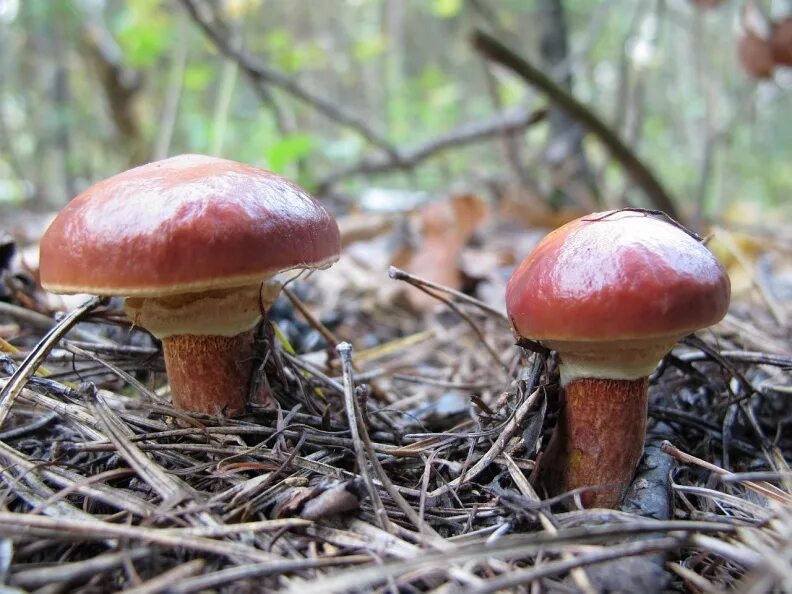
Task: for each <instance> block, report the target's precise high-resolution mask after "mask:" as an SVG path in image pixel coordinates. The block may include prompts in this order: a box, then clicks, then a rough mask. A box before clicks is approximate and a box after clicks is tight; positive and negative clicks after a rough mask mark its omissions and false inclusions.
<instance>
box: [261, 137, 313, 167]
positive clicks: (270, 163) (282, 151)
mask: <svg viewBox="0 0 792 594" xmlns="http://www.w3.org/2000/svg"><path fill="white" fill-rule="evenodd" d="M313 145H314V139H313V136H311V135H310V134H292V135H290V136H283V137H281V138H278V139H277V140H275V142H273V143H272V144H270V145H269V146H268V147H267V148H266V149H265V151H264V157H265V158H266V160H267V167H268V168H269V169H271V170H272V171H276V172H278V173H285V172H286V168H287V167H288V166H289V165H292V164H294V163H296V162H297V161H299V160H300V159H302V158H303V157H307V156H308V155H309V154H310V152H311V150H312V149H313Z"/></svg>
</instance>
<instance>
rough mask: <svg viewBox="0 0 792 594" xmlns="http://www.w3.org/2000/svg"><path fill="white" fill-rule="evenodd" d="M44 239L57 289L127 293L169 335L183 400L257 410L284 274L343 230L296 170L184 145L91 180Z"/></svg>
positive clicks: (149, 322)
mask: <svg viewBox="0 0 792 594" xmlns="http://www.w3.org/2000/svg"><path fill="white" fill-rule="evenodd" d="M40 249H41V264H40V273H41V283H42V285H43V286H44V288H46V289H47V290H49V291H52V292H54V293H67V294H68V293H91V294H95V295H122V296H125V297H126V301H125V310H126V313H127V315H128V316H129V318H130V319H131V320H133V322H134V323H135V324H139V325H140V326H143V327H144V328H146V329H147V330H148V331H149V332H151V333H152V334H153V335H154V336H156V337H157V338H159V339H161V340H162V347H163V352H164V356H165V365H166V369H167V373H168V378H169V381H170V386H171V393H172V396H173V403H174V405H175V406H176V407H177V408H182V409H185V410H189V411H194V412H201V413H209V414H225V415H230V416H233V415H239V414H241V413H243V412H244V411H245V407H246V404H247V399H248V391H249V390H250V384H251V377H252V373H253V359H254V351H255V344H254V342H255V341H254V338H255V327H256V325H257V324H258V322H259V321H260V320H261V318H262V315H263V314H265V313H266V311H267V309H268V308H269V306H270V305H271V304H272V302H273V301H274V300H275V298H276V297H277V295H278V292H279V290H280V285H279V284H278V283H277V282H276V281H275V279H274V276H275V275H276V274H278V273H279V272H283V271H286V270H291V269H315V268H325V267H328V266H330V265H331V264H332V263H333V262H335V261H336V260H337V259H338V255H339V250H340V239H339V233H338V226H337V225H336V222H335V220H334V219H333V218H332V217H331V216H330V214H328V212H327V211H326V210H325V208H324V207H323V206H322V205H321V204H319V203H318V202H317V201H316V200H314V199H313V198H312V197H310V196H309V195H308V194H307V193H306V192H305V191H304V190H303V189H301V188H300V187H298V186H297V185H295V184H293V183H291V182H290V181H288V180H286V179H284V178H282V177H279V176H277V175H275V174H273V173H270V172H268V171H263V170H261V169H257V168H255V167H251V166H249V165H245V164H242V163H237V162H234V161H228V160H225V159H217V158H214V157H207V156H203V155H182V156H178V157H173V158H170V159H165V160H162V161H156V162H154V163H149V164H147V165H143V166H141V167H137V168H135V169H130V170H129V171H125V172H123V173H120V174H118V175H115V176H113V177H110V178H108V179H106V180H104V181H102V182H99V183H97V184H95V185H94V186H92V187H90V188H88V189H87V190H85V191H84V192H83V193H81V194H80V195H79V196H77V197H76V198H74V199H73V200H72V201H71V202H70V203H69V204H68V205H67V206H66V207H65V208H64V209H63V210H62V211H61V212H60V213H59V214H58V216H57V217H56V218H55V220H54V221H53V222H52V224H51V225H50V227H49V228H48V229H47V231H46V232H45V233H44V236H43V238H42V240H41V248H40Z"/></svg>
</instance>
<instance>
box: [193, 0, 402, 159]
mask: <svg viewBox="0 0 792 594" xmlns="http://www.w3.org/2000/svg"><path fill="white" fill-rule="evenodd" d="M181 3H182V5H183V6H184V8H185V9H186V10H187V12H188V13H189V14H190V17H192V19H193V21H194V22H195V23H196V24H197V25H198V26H199V27H200V28H201V29H202V30H203V31H204V33H205V34H206V35H207V37H209V39H210V40H211V41H212V43H214V45H215V47H217V49H218V50H219V51H220V52H221V53H222V54H223V55H225V56H226V57H228V58H230V59H232V60H234V61H235V62H237V64H239V67H240V68H241V69H242V71H243V72H244V73H245V75H246V76H247V77H248V78H249V79H251V80H252V81H253V83H254V84H256V85H260V84H261V83H269V84H271V85H274V86H276V87H278V88H280V89H282V90H283V91H285V92H287V93H289V94H290V95H293V96H294V97H297V98H298V99H300V100H301V101H303V102H305V103H307V104H309V105H310V106H311V107H313V108H314V109H315V110H316V111H318V112H319V113H321V114H323V115H324V116H325V117H327V118H329V119H330V120H333V121H334V122H336V123H337V124H339V125H341V126H344V127H346V128H349V129H351V130H354V131H355V132H357V133H358V134H360V135H361V136H362V137H363V138H365V139H366V140H367V141H368V142H369V143H371V144H372V145H374V146H376V147H378V148H380V149H382V150H383V151H385V152H386V153H388V154H389V155H390V157H391V158H392V159H398V158H399V155H398V153H397V152H396V150H395V148H394V147H393V146H392V145H391V144H390V143H389V142H388V141H387V140H386V139H385V138H384V137H382V136H380V135H379V134H378V133H377V132H375V131H374V130H372V129H371V128H369V127H368V126H367V125H366V124H365V123H364V122H363V120H361V119H358V118H357V117H355V116H353V115H351V114H348V113H345V112H343V111H341V110H340V109H339V108H338V107H337V106H335V105H334V104H332V103H330V102H329V101H326V100H324V99H322V98H321V97H319V96H317V95H314V94H313V93H311V92H310V91H308V90H306V89H304V88H303V87H302V86H300V85H299V84H298V83H297V82H296V81H295V80H293V79H292V78H290V77H288V76H286V75H285V74H283V73H282V72H280V71H278V70H276V69H274V68H271V67H270V66H268V65H267V64H264V63H263V62H261V61H260V60H256V59H255V58H253V57H252V56H249V55H248V54H246V53H245V52H243V51H242V50H240V49H236V48H234V47H233V46H232V44H231V42H230V40H229V39H227V38H226V37H225V36H224V35H223V34H222V33H221V32H220V31H219V30H218V29H217V28H215V27H214V26H213V25H212V23H211V22H210V21H209V20H208V19H207V18H206V17H205V16H204V15H203V14H201V12H202V11H201V8H200V2H197V1H196V0H181Z"/></svg>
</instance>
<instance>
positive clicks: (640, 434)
mask: <svg viewBox="0 0 792 594" xmlns="http://www.w3.org/2000/svg"><path fill="white" fill-rule="evenodd" d="M648 385H649V380H648V378H646V377H643V378H639V379H636V380H616V379H598V378H580V379H575V380H572V381H570V382H568V383H567V384H566V385H565V386H564V388H563V392H562V399H563V401H562V405H561V412H560V416H559V419H558V424H557V425H556V428H555V431H554V432H553V436H552V437H551V439H550V444H549V445H548V449H547V452H546V453H545V454H544V455H543V456H542V459H541V460H540V463H539V468H538V473H539V477H540V480H541V481H542V482H543V483H544V485H545V486H546V487H547V488H548V490H550V491H551V492H552V493H554V494H560V493H564V492H566V491H570V490H572V489H578V488H581V487H596V488H595V489H591V490H588V491H585V492H583V493H582V494H581V495H580V499H581V501H582V503H583V505H584V506H585V507H587V508H590V507H608V508H613V507H616V506H618V505H619V503H620V502H621V500H622V498H623V497H624V493H625V492H626V490H627V487H628V486H629V485H630V482H631V481H632V478H633V476H634V475H635V470H636V468H637V467H638V463H639V462H640V460H641V455H642V453H643V446H644V435H645V432H646V417H647V393H648Z"/></svg>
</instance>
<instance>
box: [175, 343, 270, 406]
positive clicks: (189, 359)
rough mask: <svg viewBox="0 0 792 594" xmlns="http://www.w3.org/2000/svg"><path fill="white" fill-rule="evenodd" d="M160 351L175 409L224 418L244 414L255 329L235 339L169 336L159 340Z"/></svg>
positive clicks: (252, 357)
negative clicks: (222, 416) (162, 354)
mask: <svg viewBox="0 0 792 594" xmlns="http://www.w3.org/2000/svg"><path fill="white" fill-rule="evenodd" d="M162 348H163V351H164V354H165V367H166V369H167V372H168V378H169V380H170V387H171V393H172V395H173V404H174V405H175V406H176V407H177V408H180V409H183V410H190V411H195V412H202V413H206V414H222V415H226V416H235V415H240V414H242V413H244V412H245V406H246V404H247V399H248V392H249V390H250V381H251V378H252V374H253V361H254V359H255V329H251V330H246V331H245V332H241V333H239V334H237V335H236V336H200V335H196V334H181V335H174V336H168V337H166V338H163V339H162Z"/></svg>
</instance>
